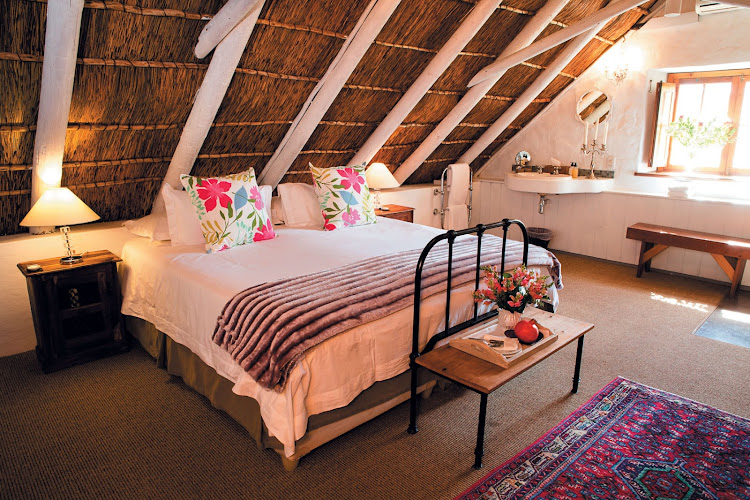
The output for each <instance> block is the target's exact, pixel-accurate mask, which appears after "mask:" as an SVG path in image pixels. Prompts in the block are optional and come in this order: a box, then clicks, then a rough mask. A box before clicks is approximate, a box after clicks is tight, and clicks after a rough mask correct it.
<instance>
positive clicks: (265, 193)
mask: <svg viewBox="0 0 750 500" xmlns="http://www.w3.org/2000/svg"><path fill="white" fill-rule="evenodd" d="M258 189H259V190H260V199H261V200H263V208H265V209H266V214H269V215H270V213H271V198H273V187H271V186H269V185H267V184H266V185H264V186H258Z"/></svg>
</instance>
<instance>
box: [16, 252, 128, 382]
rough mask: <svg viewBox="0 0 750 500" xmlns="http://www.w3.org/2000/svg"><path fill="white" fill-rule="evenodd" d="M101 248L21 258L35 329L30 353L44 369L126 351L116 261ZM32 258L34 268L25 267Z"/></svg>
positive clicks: (29, 263)
mask: <svg viewBox="0 0 750 500" xmlns="http://www.w3.org/2000/svg"><path fill="white" fill-rule="evenodd" d="M120 261H121V259H120V258H119V257H118V256H116V255H114V254H113V253H111V252H109V251H107V250H101V251H97V252H89V253H88V254H86V255H85V256H84V258H83V261H81V262H80V263H77V264H73V265H70V264H61V263H60V259H59V258H53V259H44V260H37V261H29V262H21V263H19V264H18V269H20V270H21V272H22V273H23V275H24V276H25V277H26V285H27V287H28V290H29V301H30V303H31V314H32V316H33V318H34V330H35V331H36V341H37V346H36V354H37V358H38V359H39V363H40V364H41V366H42V370H44V372H45V373H49V372H53V371H56V370H61V369H63V368H68V367H70V366H72V365H74V364H79V363H85V362H87V361H92V360H94V359H98V358H101V357H103V356H108V355H111V354H116V353H120V352H124V351H127V350H128V348H129V345H128V340H127V338H126V336H125V335H124V334H123V329H122V318H121V315H120V304H121V301H122V299H121V296H120V284H119V280H118V277H117V263H118V262H120ZM33 264H36V265H38V266H40V267H41V269H40V270H38V271H32V270H29V269H28V266H30V265H33Z"/></svg>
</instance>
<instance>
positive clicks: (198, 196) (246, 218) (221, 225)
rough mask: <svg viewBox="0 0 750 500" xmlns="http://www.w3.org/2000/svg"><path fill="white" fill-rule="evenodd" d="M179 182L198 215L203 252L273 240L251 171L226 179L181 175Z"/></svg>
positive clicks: (270, 227) (271, 227) (273, 234)
mask: <svg viewBox="0 0 750 500" xmlns="http://www.w3.org/2000/svg"><path fill="white" fill-rule="evenodd" d="M180 181H182V185H183V186H185V190H186V191H187V192H188V195H190V201H191V202H192V203H193V206H194V207H195V211H196V213H197V214H198V220H199V221H200V224H201V230H202V231H203V237H204V238H205V239H206V253H212V252H220V251H222V250H226V249H228V248H231V247H235V246H239V245H244V244H246V243H253V242H255V241H262V240H270V239H273V238H275V237H276V233H275V232H274V230H273V224H272V223H271V218H270V217H269V216H268V212H267V209H266V207H265V205H264V203H263V198H262V196H261V193H260V188H259V187H258V183H257V182H256V181H255V172H254V171H253V170H250V171H249V172H242V173H241V174H234V175H230V176H226V177H194V176H192V175H182V176H180ZM268 210H270V207H268Z"/></svg>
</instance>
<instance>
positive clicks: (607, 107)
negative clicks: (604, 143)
mask: <svg viewBox="0 0 750 500" xmlns="http://www.w3.org/2000/svg"><path fill="white" fill-rule="evenodd" d="M611 110H612V99H611V98H610V97H609V96H607V94H605V93H604V92H602V91H601V90H589V91H588V92H586V93H585V94H583V95H582V96H581V98H580V99H578V104H576V114H577V115H578V118H579V119H580V120H581V121H582V122H583V123H586V124H588V125H593V124H594V123H597V122H599V123H604V122H605V121H607V119H608V118H609V115H610V111H611Z"/></svg>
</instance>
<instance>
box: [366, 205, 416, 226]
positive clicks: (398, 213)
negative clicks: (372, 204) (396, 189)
mask: <svg viewBox="0 0 750 500" xmlns="http://www.w3.org/2000/svg"><path fill="white" fill-rule="evenodd" d="M383 207H385V208H387V209H388V210H380V209H377V208H376V209H375V215H378V216H380V217H388V218H389V219H397V220H402V221H406V222H414V209H413V208H411V207H404V206H401V205H383Z"/></svg>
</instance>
